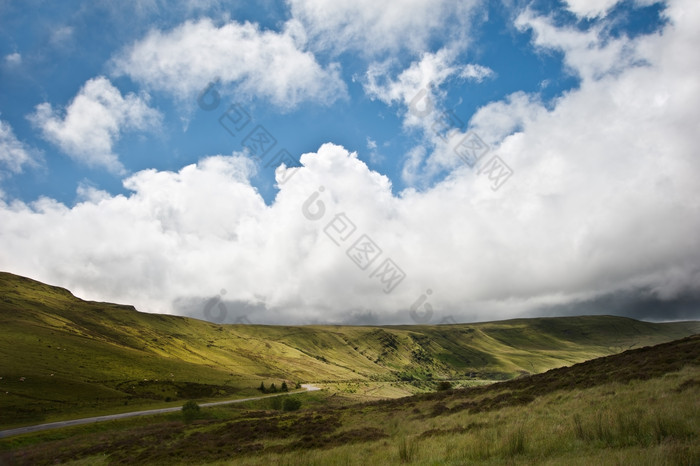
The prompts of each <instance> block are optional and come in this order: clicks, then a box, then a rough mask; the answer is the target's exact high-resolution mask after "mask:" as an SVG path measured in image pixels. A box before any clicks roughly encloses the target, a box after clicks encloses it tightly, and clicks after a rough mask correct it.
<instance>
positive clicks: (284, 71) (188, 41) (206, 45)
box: [113, 19, 346, 108]
mask: <svg viewBox="0 0 700 466" xmlns="http://www.w3.org/2000/svg"><path fill="white" fill-rule="evenodd" d="M303 46H304V44H303V30H300V29H299V27H298V24H297V23H295V22H293V21H291V22H289V23H288V24H287V28H286V29H285V30H284V31H283V32H275V31H269V30H268V31H265V30H261V29H260V28H259V26H258V25H256V24H253V23H248V22H246V23H238V22H236V21H231V22H228V23H225V24H223V25H221V26H217V25H215V24H214V23H213V22H212V21H211V20H209V19H202V20H199V21H187V22H185V23H183V24H182V25H180V26H178V27H176V28H175V29H172V30H170V31H160V30H152V31H151V32H150V33H149V34H148V35H147V36H146V37H145V38H144V39H142V40H140V41H138V42H136V43H135V44H134V45H133V46H131V47H129V48H128V49H126V50H124V51H123V52H122V53H121V54H120V55H119V56H117V57H116V58H115V59H114V63H113V66H114V70H115V72H116V73H118V74H126V75H129V76H130V77H131V78H132V79H134V80H135V81H138V82H140V83H142V84H145V85H146V86H148V87H149V88H151V89H156V90H164V91H167V92H170V93H172V94H174V95H175V96H177V97H178V98H180V99H186V98H192V97H193V96H196V94H197V93H198V92H200V91H201V90H203V89H204V88H205V87H206V86H207V84H208V83H209V82H211V81H213V80H217V79H218V80H220V81H221V82H222V83H223V84H224V85H231V86H233V87H234V88H235V90H236V92H237V93H240V94H247V95H249V96H259V97H263V98H266V99H268V100H269V101H270V102H272V103H274V104H275V105H278V106H280V107H282V108H292V107H295V106H296V105H298V104H299V103H301V102H304V101H316V102H321V103H331V102H333V101H335V100H336V99H338V98H342V97H344V96H345V95H346V87H345V83H344V82H343V81H342V79H341V78H340V70H339V67H338V66H337V65H336V64H330V65H328V66H327V67H325V68H324V67H323V66H321V65H320V64H319V63H318V62H317V61H316V58H315V57H314V55H313V54H312V53H311V52H309V51H305V50H304V49H303Z"/></svg>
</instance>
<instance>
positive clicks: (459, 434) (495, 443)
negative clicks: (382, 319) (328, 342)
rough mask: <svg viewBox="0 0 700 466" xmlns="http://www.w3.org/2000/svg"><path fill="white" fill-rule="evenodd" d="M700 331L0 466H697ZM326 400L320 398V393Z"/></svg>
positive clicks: (256, 410)
mask: <svg viewBox="0 0 700 466" xmlns="http://www.w3.org/2000/svg"><path fill="white" fill-rule="evenodd" d="M699 386H700V335H695V336H693V337H689V338H685V339H682V340H678V341H674V342H670V343H665V344H662V345H658V346H655V347H647V348H642V349H637V350H629V351H626V352H624V353H622V354H617V355H613V356H608V357H604V358H599V359H595V360H591V361H587V362H585V363H580V364H577V365H574V366H572V367H566V368H559V369H553V370H550V371H548V372H546V373H543V374H538V375H533V376H528V377H521V378H518V379H514V380H510V381H506V382H501V383H496V384H491V385H489V386H483V387H474V388H468V389H461V390H448V391H444V392H439V393H431V394H422V395H416V396H412V397H405V398H400V399H395V400H383V401H378V402H370V403H363V404H355V405H341V406H333V404H334V403H337V400H335V397H333V396H330V397H329V396H328V394H325V395H324V394H323V393H320V392H315V393H313V394H305V395H297V396H298V397H299V398H300V399H301V400H302V403H303V408H302V410H301V411H297V412H283V411H280V410H279V409H278V407H275V406H273V405H272V404H271V402H270V400H261V401H257V402H254V403H249V404H248V405H247V406H229V407H227V408H219V409H208V410H205V411H204V412H203V413H202V415H201V416H200V419H199V420H196V421H194V422H192V423H187V422H183V418H182V416H181V415H180V414H179V413H175V414H172V415H166V416H159V417H153V418H146V419H138V420H128V421H120V422H114V423H109V424H101V425H93V426H83V427H75V428H70V429H63V430H60V431H54V432H44V433H36V434H29V435H25V436H22V437H16V438H13V439H9V440H6V441H5V442H3V443H0V462H1V461H2V460H3V459H5V460H7V461H8V462H10V463H12V464H18V465H24V464H27V465H29V464H31V465H43V464H55V463H57V462H61V463H63V462H64V461H71V460H74V461H75V462H74V463H68V464H73V465H78V464H81V465H82V464H85V465H86V464H90V465H101V464H220V465H224V464H246V465H269V464H281V465H293V464H308V465H319V466H320V465H324V466H326V465H355V464H357V465H365V464H425V465H428V464H430V465H434V464H441V465H461V464H528V465H530V464H567V465H568V464H572V465H577V464H580V465H589V464H597V465H606V464H610V465H619V464H634V465H697V464H700V398H698V396H697V394H698V387H699ZM324 396H325V397H326V398H323V397H324Z"/></svg>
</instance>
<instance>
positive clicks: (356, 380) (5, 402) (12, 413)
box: [0, 273, 700, 428]
mask: <svg viewBox="0 0 700 466" xmlns="http://www.w3.org/2000/svg"><path fill="white" fill-rule="evenodd" d="M699 329H700V326H699V324H698V323H697V322H681V323H668V324H652V323H648V322H639V321H635V320H632V319H626V318H620V317H610V316H589V317H568V318H543V319H519V320H510V321H503V322H489V323H479V324H456V325H440V326H385V327H351V326H297V327H286V326H261V325H216V324H212V323H208V322H204V321H200V320H196V319H189V318H184V317H177V316H169V315H157V314H148V313H142V312H138V311H136V310H135V309H134V308H133V307H130V306H121V305H115V304H109V303H98V302H89V301H83V300H80V299H78V298H76V297H75V296H73V295H72V294H71V293H70V292H69V291H67V290H64V289H61V288H57V287H52V286H49V285H45V284H42V283H40V282H37V281H34V280H30V279H28V278H23V277H18V276H16V275H12V274H9V273H0V353H1V354H2V360H1V362H0V377H2V378H0V427H2V428H7V427H13V426H19V425H30V424H37V423H41V422H49V421H54V420H62V419H71V418H76V417H85V416H90V415H97V414H106V413H116V412H127V411H134V410H137V409H143V408H147V407H162V406H168V405H169V404H172V403H173V402H176V401H179V400H186V399H198V400H216V399H224V398H239V397H247V396H252V395H255V394H259V392H258V391H257V390H256V388H257V387H258V386H259V385H260V382H261V381H263V382H265V384H266V385H269V384H270V383H272V382H275V383H276V384H277V385H278V386H279V385H280V384H281V382H282V381H287V382H288V383H289V384H292V383H296V382H313V383H317V384H318V385H319V386H322V387H324V388H326V389H327V391H328V392H330V393H332V394H336V395H338V396H343V397H352V398H354V399H355V400H373V399H382V398H396V397H400V396H406V395H409V394H415V393H423V392H430V391H434V390H435V388H436V386H437V383H438V382H439V381H441V380H450V381H452V383H453V385H455V386H463V387H466V386H474V385H481V384H483V383H487V382H491V381H495V380H506V379H510V378H513V377H517V376H521V375H527V374H533V373H539V372H543V371H545V370H548V369H551V368H555V367H561V366H567V365H571V364H573V363H577V362H581V361H585V360H588V359H591V358H594V357H598V356H604V355H609V354H613V353H617V352H620V351H623V350H625V349H629V348H638V347H640V346H644V345H650V344H656V343H661V342H665V341H670V340H673V339H677V338H682V337H684V336H687V335H690V334H693V333H696V332H698V331H699Z"/></svg>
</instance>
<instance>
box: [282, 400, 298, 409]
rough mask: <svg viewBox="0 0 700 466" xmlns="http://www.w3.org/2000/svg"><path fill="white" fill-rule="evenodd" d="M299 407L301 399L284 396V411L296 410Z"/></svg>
mask: <svg viewBox="0 0 700 466" xmlns="http://www.w3.org/2000/svg"><path fill="white" fill-rule="evenodd" d="M299 408H301V400H300V399H298V398H285V399H284V402H283V403H282V409H283V410H284V411H296V410H297V409H299Z"/></svg>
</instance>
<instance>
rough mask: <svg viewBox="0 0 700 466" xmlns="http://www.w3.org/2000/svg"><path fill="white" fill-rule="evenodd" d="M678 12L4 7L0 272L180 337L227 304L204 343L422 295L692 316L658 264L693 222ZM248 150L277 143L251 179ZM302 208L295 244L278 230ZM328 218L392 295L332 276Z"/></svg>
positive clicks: (501, 6)
mask: <svg viewBox="0 0 700 466" xmlns="http://www.w3.org/2000/svg"><path fill="white" fill-rule="evenodd" d="M696 10H697V7H696V6H695V5H694V4H693V3H692V2H687V1H675V2H654V1H651V0H635V1H624V2H616V1H615V0H600V1H595V2H586V1H581V0H569V1H566V2H552V1H535V2H522V1H515V2H513V1H504V2H482V1H476V0H473V1H468V2H451V1H445V0H432V1H429V0H415V1H408V0H407V1H405V2H392V3H390V4H388V5H376V4H375V2H369V1H368V2H364V1H360V2H330V1H324V0H305V1H302V0H288V1H266V2H258V3H257V4H251V3H246V2H225V1H217V0H203V1H195V0H179V1H175V2H164V1H159V0H131V1H128V2H121V3H119V5H118V6H115V4H114V3H113V2H101V1H97V2H61V3H58V4H57V3H55V2H45V1H33V0H28V1H22V2H19V1H12V0H2V1H0V38H1V39H0V83H2V84H1V86H0V121H1V122H2V127H1V128H0V129H2V131H1V132H0V196H1V197H0V206H1V207H2V222H3V223H0V239H2V241H3V243H4V247H3V252H0V267H1V268H3V269H5V270H8V271H11V272H16V273H22V274H25V275H29V276H32V277H35V278H38V279H43V280H46V281H50V282H51V283H55V284H59V285H62V286H67V287H70V288H71V289H74V290H76V292H78V293H79V294H81V296H86V297H89V298H91V299H105V300H107V299H109V300H117V301H122V302H132V303H135V304H137V306H138V307H139V308H140V309H142V310H147V311H154V312H156V311H157V312H170V313H181V314H189V315H197V316H200V315H201V312H202V309H203V305H202V302H205V301H206V299H209V298H211V296H218V294H217V293H219V291H220V290H221V289H225V290H227V293H226V300H228V301H225V302H227V309H230V314H231V316H230V318H229V320H235V318H238V317H240V316H241V315H244V314H245V315H246V316H247V318H248V319H249V320H251V321H254V322H265V323H277V322H294V323H309V322H409V321H411V320H413V321H416V314H415V312H414V314H413V315H412V314H411V311H415V309H413V307H415V306H413V304H415V303H416V302H419V298H420V297H421V296H423V295H424V293H425V290H426V289H430V290H431V292H432V291H433V290H434V291H435V292H434V293H431V295H430V296H431V298H430V299H431V304H430V305H429V307H425V305H423V304H421V306H422V309H423V311H424V314H423V317H422V319H423V320H426V319H428V314H430V318H432V319H437V318H438V316H442V318H445V317H447V316H450V317H452V318H455V319H457V320H475V319H485V318H500V317H512V316H520V315H538V314H543V313H554V314H556V313H558V312H559V313H566V312H570V309H571V306H572V304H577V303H579V304H585V303H590V302H597V301H600V299H601V297H605V296H609V295H614V296H620V295H624V296H629V297H630V298H629V299H628V300H627V301H625V302H626V303H627V302H632V303H634V302H636V300H639V302H640V303H648V302H649V301H653V302H660V303H662V304H663V303H665V304H667V305H668V306H667V307H664V306H663V305H659V306H657V309H658V310H657V311H655V313H652V314H653V315H652V314H649V315H648V316H641V317H648V318H664V317H667V318H678V317H682V316H686V315H688V313H689V312H691V313H692V312H697V307H693V306H692V305H687V302H688V296H691V297H692V296H697V294H698V286H697V285H698V282H697V280H696V279H697V278H698V277H700V275H698V273H699V272H698V267H697V265H695V264H697V263H700V262H693V261H689V258H688V257H687V255H684V254H681V253H680V252H679V251H681V250H689V249H691V250H692V248H693V247H695V246H696V241H697V240H696V239H694V234H693V233H692V232H693V231H696V230H694V228H695V226H696V225H697V223H698V221H699V218H698V205H697V202H696V201H693V200H691V199H693V198H694V196H695V195H696V194H697V192H696V191H695V189H696V188H695V186H696V185H697V183H696V182H697V181H698V180H697V175H698V173H697V168H698V165H697V161H695V160H694V159H692V158H691V149H690V148H689V144H690V141H692V140H693V138H694V131H696V130H697V124H698V120H697V119H696V118H697V114H696V113H695V111H694V110H692V109H690V108H688V107H687V102H689V101H693V98H695V97H697V95H696V93H697V90H696V89H695V88H694V87H693V85H692V84H689V83H687V82H686V80H688V79H690V78H693V77H695V78H696V77H697V76H694V72H697V68H693V66H694V65H695V64H696V62H697V60H695V59H691V58H686V57H685V55H683V54H684V53H687V52H689V51H690V50H692V46H691V43H692V38H693V37H695V36H694V34H696V33H694V32H692V31H693V30H694V29H693V28H694V27H695V26H697V24H695V23H694V22H695V21H696V20H697V11H696ZM669 54H676V55H677V56H679V57H683V58H686V59H685V61H683V60H681V59H679V60H677V61H674V60H671V59H669ZM691 83H692V80H691ZM207 88H208V89H209V93H208V94H206V95H202V92H203V91H204V90H205V89H207ZM421 93H422V94H421ZM214 94H216V96H218V99H219V100H218V104H217V105H215V106H213V107H214V108H209V109H207V108H203V106H202V105H200V104H199V103H198V99H205V101H206V99H207V98H211V97H212V96H213V95H214ZM417 96H423V98H422V99H417ZM426 102H429V103H430V104H429V105H430V107H429V108H428V110H430V109H432V110H430V111H428V110H425V109H426V107H425V106H424V105H425V103H426ZM597 102H598V103H597ZM234 104H235V105H236V107H231V106H232V105H234ZM231 108H235V109H236V110H235V111H238V112H239V113H237V115H238V116H241V115H244V114H245V115H246V116H245V118H246V121H248V119H249V122H248V123H247V125H246V126H245V127H243V128H242V129H240V131H238V130H237V131H235V134H232V133H230V132H229V131H227V130H226V129H225V128H224V127H223V126H222V124H221V123H220V119H221V118H222V117H223V116H224V115H225V114H226V112H227V111H228V110H230V109H231ZM240 112H244V113H240ZM636 120H638V121H636ZM240 121H242V120H240ZM679 121H682V122H683V123H681V124H675V123H674V122H679ZM437 128H442V129H441V130H439V129H437ZM646 128H653V132H658V134H656V133H654V134H652V133H651V132H650V131H648V130H647V129H646ZM251 131H257V132H256V133H254V134H252V136H251V137H252V138H254V137H256V134H259V132H260V131H262V132H264V133H265V137H268V138H269V137H272V138H274V140H275V141H276V143H275V144H274V145H270V144H268V146H269V153H266V154H265V158H264V159H262V161H260V160H256V157H255V155H256V153H255V152H256V150H257V151H259V150H261V149H260V148H258V149H248V150H246V148H245V145H246V141H248V144H249V145H250V144H252V143H251V142H250V141H251V139H247V140H246V139H245V138H246V137H247V136H248V135H250V134H251ZM474 138H476V139H474ZM645 138H648V139H650V140H651V142H649V141H647V142H648V143H647V144H642V140H644V139H645ZM475 140H476V141H477V142H476V144H477V145H479V144H481V147H483V149H484V151H485V152H484V151H481V152H479V154H481V153H482V152H483V153H485V155H484V156H483V158H481V159H478V161H477V160H474V161H472V162H476V163H472V162H470V161H469V160H467V159H468V158H465V154H467V153H470V154H471V153H472V152H469V151H473V150H474V147H476V146H474V145H473V144H475V142H474V141H475ZM660 141H673V142H672V143H661V142H660ZM684 141H687V143H684ZM327 143H330V145H325V144H327ZM638 145H639V146H643V148H644V149H643V150H645V151H648V153H646V154H641V155H640V154H639V150H640V148H639V147H637V146H638ZM251 147H257V146H251ZM460 147H461V149H460ZM324 148H325V149H324ZM267 149H268V148H267V147H266V150H267ZM282 149H284V150H286V154H288V155H289V157H291V158H290V159H287V160H288V162H287V163H286V165H285V166H284V167H281V168H278V169H277V170H276V166H277V165H278V163H277V162H270V160H271V159H272V158H273V156H274V155H276V154H278V153H279V151H280V150H282ZM660 149H662V150H663V151H664V157H666V160H667V161H668V162H667V163H666V164H662V165H659V156H658V155H657V154H658V151H659V150H660ZM465 151H466V152H465ZM303 154H306V155H303ZM257 155H261V154H257ZM302 155H303V156H302ZM499 164H500V165H499ZM632 164H634V167H632ZM188 167H189V168H188ZM294 167H298V168H297V169H294ZM314 167H315V168H314ZM630 167H632V168H630ZM615 170H623V171H625V172H628V173H629V178H627V181H624V182H620V181H617V180H618V179H617V178H615V177H614V171H615ZM498 173H501V174H504V175H505V176H502V177H494V174H498ZM287 180H288V182H287ZM292 180H293V181H292ZM611 180H615V183H620V185H619V186H618V187H614V186H612V183H613V182H612V181H611ZM319 186H324V189H325V191H322V192H321V194H322V195H323V196H330V197H329V198H327V200H326V201H325V204H324V206H326V207H327V208H328V212H329V216H328V217H327V218H326V219H324V220H322V224H320V223H319V224H314V223H313V221H312V222H311V223H309V222H308V221H307V219H305V218H304V216H302V215H301V214H300V213H299V210H300V209H301V205H302V204H303V203H304V200H306V199H308V197H309V196H310V195H311V194H312V193H313V192H315V190H317V189H318V187H319ZM363 186H364V188H363ZM661 187H665V189H667V190H668V192H669V193H672V194H670V195H667V197H666V198H665V199H661V200H660V199H659V197H660V196H661V195H660V194H659V192H657V189H659V190H662V188H661ZM363 189H364V190H363ZM662 191H663V190H662ZM647 196H648V197H647ZM319 199H322V198H319ZM650 200H652V201H650ZM601 206H602V208H601ZM295 212H296V214H295ZM331 212H333V213H337V212H347V213H348V215H349V218H351V219H353V223H354V224H356V226H357V236H358V237H359V233H361V232H362V231H364V232H366V233H367V234H368V235H369V237H371V238H373V244H374V245H375V246H377V245H379V244H380V243H383V244H384V246H382V247H381V249H382V253H383V256H381V258H379V259H378V261H377V262H376V263H375V264H373V265H372V267H374V266H376V265H378V264H380V262H381V261H382V260H383V259H382V258H384V259H386V260H388V259H391V260H392V262H391V264H394V265H397V266H399V264H403V265H401V266H400V270H401V273H402V274H403V275H402V276H404V275H405V277H404V278H403V279H402V280H401V283H400V285H401V286H400V287H398V286H397V287H396V290H394V289H392V290H391V291H390V292H387V290H386V289H382V286H378V287H377V286H374V285H376V283H374V282H376V280H374V281H373V280H372V279H371V277H370V278H368V277H367V276H365V275H367V273H364V272H362V271H360V273H358V270H357V269H356V268H353V267H355V266H357V264H353V263H352V261H348V257H350V254H349V253H348V251H345V252H344V250H340V249H338V251H335V250H334V249H333V247H334V245H333V243H328V241H327V240H328V238H327V234H325V235H324V233H323V232H324V231H326V230H324V227H325V226H326V225H327V224H328V222H329V221H330V219H331V217H330V213H331ZM420 212H424V214H425V219H424V220H421V218H420V216H419V213H420ZM671 224H672V225H671ZM659 225H663V227H661V228H659ZM647 227H648V228H649V229H650V230H651V229H652V228H655V230H654V231H655V233H648V235H649V237H648V238H638V239H636V240H633V241H630V238H629V235H630V234H631V233H632V232H634V233H635V234H638V231H639V228H643V229H644V231H646V228H647ZM130 235H133V238H132V237H131V236H130ZM639 236H642V237H643V236H645V234H642V235H639ZM380 238H381V239H383V242H382V241H380V240H379V239H380ZM354 239H355V238H354V236H353V238H352V239H351V240H352V241H354ZM324 241H325V242H324ZM649 244H651V245H652V246H649ZM671 245H675V247H671ZM348 246H350V243H348ZM329 248H330V249H329ZM346 249H347V247H346ZM424 264H428V265H427V266H425V265H424ZM409 265H410V267H409ZM407 269H410V270H407ZM368 273H369V274H370V275H371V274H372V272H371V270H369V268H368ZM552 276H554V277H556V279H551V277H552ZM272 277H276V278H272ZM285 277H292V278H285ZM375 278H376V275H375ZM282 282H283V283H282ZM381 284H384V283H383V282H382V283H381ZM339 290H340V291H339ZM438 290H440V291H438ZM693 299H694V298H693ZM693 299H690V302H695V301H693ZM203 300H204V301H203ZM338 300H340V302H339V301H338ZM677 302H683V303H686V304H684V305H683V306H681V307H678V306H676V305H675V304H673V303H677ZM630 306H631V307H630ZM640 306H641V305H640ZM641 307H644V309H645V312H648V309H649V308H650V307H649V306H647V305H645V306H641ZM633 308H634V306H633V305H628V304H625V306H621V307H620V309H619V310H616V309H606V310H601V312H609V313H614V312H620V313H626V314H633V315H636V314H634V312H633V311H630V310H629V309H633ZM691 308H693V309H695V311H693V310H692V309H691ZM428 309H430V311H429V312H428ZM586 309H588V308H586ZM689 309H690V310H689ZM433 314H434V316H433ZM205 317H206V316H205ZM256 319H257V320H256ZM420 319H421V318H419V320H420Z"/></svg>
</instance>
